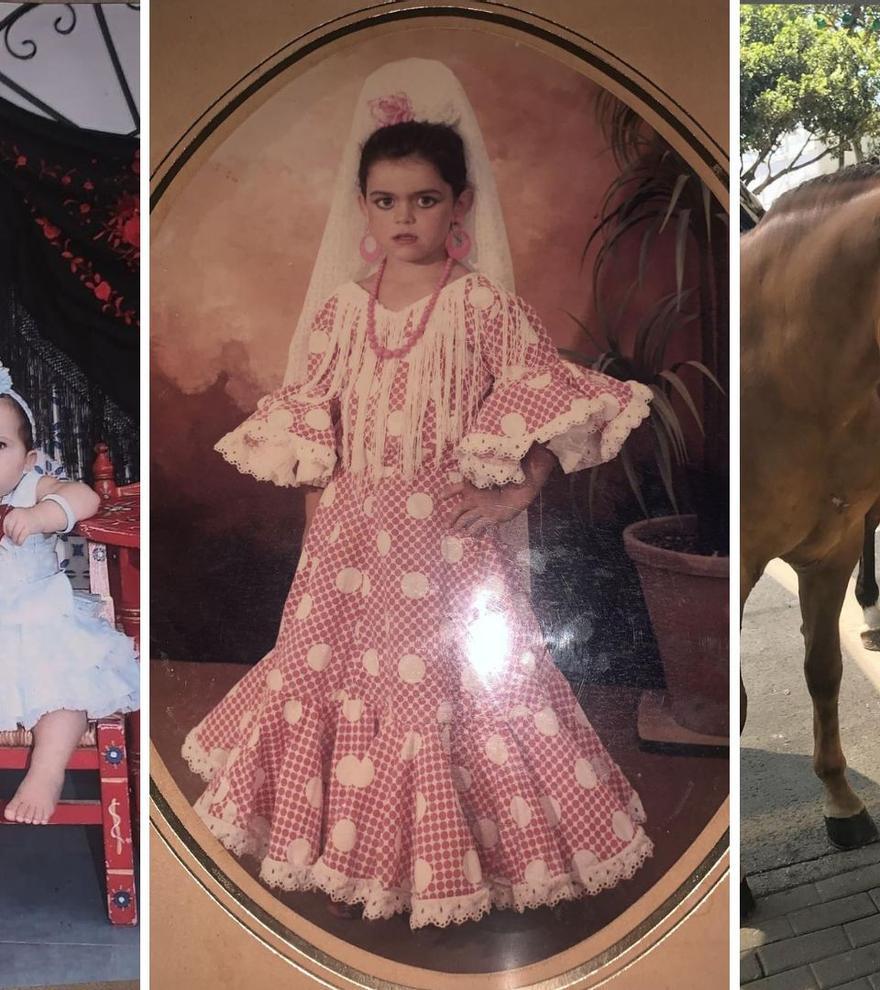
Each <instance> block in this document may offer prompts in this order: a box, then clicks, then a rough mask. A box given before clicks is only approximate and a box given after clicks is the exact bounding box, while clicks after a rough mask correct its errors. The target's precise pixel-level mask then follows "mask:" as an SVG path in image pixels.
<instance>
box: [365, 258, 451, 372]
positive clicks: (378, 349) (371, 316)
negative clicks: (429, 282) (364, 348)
mask: <svg viewBox="0 0 880 990" xmlns="http://www.w3.org/2000/svg"><path fill="white" fill-rule="evenodd" d="M387 261H388V259H387V258H383V259H382V263H381V264H380V265H379V271H378V272H377V273H376V284H375V286H374V287H373V290H372V291H371V292H370V298H369V299H368V300H367V339H368V340H369V342H370V347H372V348H373V353H374V354H375V355H376V357H378V358H402V357H405V356H406V355H407V354H409V352H410V351H411V350H412V349H413V348H414V347H415V346H416V344H417V343H418V342H419V340H421V338H422V336H423V335H424V333H425V330H426V329H427V326H428V320H430V319H431V313H433V312H434V307H435V306H436V305H437V300H438V299H439V297H440V293H441V292H442V291H443V289H444V287H445V285H446V283H447V282H448V281H449V276H450V275H451V274H452V268H453V265H454V264H455V259H454V258H447V259H446V265H445V266H444V268H443V274H442V275H441V276H440V281H439V282H438V283H437V287H436V288H435V289H434V291H433V292H432V293H431V298H430V299H429V300H428V305H427V306H426V307H425V309H424V312H423V313H422V318H421V319H420V320H419V325H418V326H417V327H416V329H415V333H413V334H412V335H411V336H410V337H409V339H408V340H407V341H406V342H405V343H403V344H402V345H401V346H400V347H384V346H383V345H382V344H380V343H379V341H378V339H377V338H376V302H377V301H378V299H379V286H380V285H381V284H382V276H383V275H384V274H385V265H386V264H387Z"/></svg>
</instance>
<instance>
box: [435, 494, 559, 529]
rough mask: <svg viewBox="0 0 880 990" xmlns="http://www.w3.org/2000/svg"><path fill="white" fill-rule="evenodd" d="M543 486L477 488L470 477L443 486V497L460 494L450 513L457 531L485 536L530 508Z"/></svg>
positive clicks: (451, 525)
mask: <svg viewBox="0 0 880 990" xmlns="http://www.w3.org/2000/svg"><path fill="white" fill-rule="evenodd" d="M539 490H540V487H535V486H534V485H532V484H529V482H526V483H525V484H522V485H515V484H509V485H504V486H502V487H500V488H476V487H475V486H474V485H472V484H471V483H470V482H469V481H459V482H457V483H456V484H452V485H447V486H446V487H445V488H443V489H442V490H441V492H440V498H442V499H450V498H455V497H456V496H459V497H460V501H459V502H458V504H457V505H456V506H455V507H454V508H453V509H452V511H451V512H450V513H449V516H448V517H447V522H448V523H449V527H450V529H451V530H452V532H453V533H464V534H466V535H467V536H482V535H483V534H484V533H486V532H487V531H488V530H490V529H492V528H493V527H494V526H498V525H500V524H501V523H506V522H510V520H511V519H513V518H515V517H516V516H518V515H519V514H520V512H522V511H523V509H526V508H528V506H529V505H530V504H531V502H532V500H533V499H534V497H535V496H536V495H537V494H538V491H539Z"/></svg>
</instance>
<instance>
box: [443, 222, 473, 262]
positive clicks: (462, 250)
mask: <svg viewBox="0 0 880 990" xmlns="http://www.w3.org/2000/svg"><path fill="white" fill-rule="evenodd" d="M446 253H447V254H448V255H449V257H450V258H452V259H453V260H454V261H463V260H464V259H465V258H466V257H467V256H468V255H469V254H470V253H471V239H470V237H469V236H468V232H467V231H466V230H465V229H464V228H463V227H462V226H461V224H459V222H458V221H457V220H456V221H455V223H453V225H452V226H451V227H450V228H449V233H448V234H447V236H446Z"/></svg>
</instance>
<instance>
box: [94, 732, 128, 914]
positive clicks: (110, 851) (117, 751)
mask: <svg viewBox="0 0 880 990" xmlns="http://www.w3.org/2000/svg"><path fill="white" fill-rule="evenodd" d="M97 749H98V772H99V774H100V780H101V819H102V827H103V831H104V863H105V875H106V878H107V914H108V916H109V918H110V922H111V924H114V925H136V924H137V898H136V896H135V876H134V844H133V842H132V834H131V806H130V803H129V799H128V756H127V752H126V744H125V723H124V721H123V719H121V718H117V717H112V718H107V719H100V720H99V721H98V724H97Z"/></svg>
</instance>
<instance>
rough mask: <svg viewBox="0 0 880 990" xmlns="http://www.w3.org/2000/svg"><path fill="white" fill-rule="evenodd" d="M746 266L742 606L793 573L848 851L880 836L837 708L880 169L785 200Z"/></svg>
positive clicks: (873, 448)
mask: <svg viewBox="0 0 880 990" xmlns="http://www.w3.org/2000/svg"><path fill="white" fill-rule="evenodd" d="M741 263H742V269H741V274H742V278H741V286H742V288H741V299H742V304H741V314H742V343H741V394H742V407H741V441H742V449H741V455H742V486H741V503H740V504H741V533H742V542H741V549H742V554H741V572H740V586H741V592H742V602H743V603H745V600H746V598H747V597H748V595H749V592H750V591H751V590H752V588H753V587H754V585H755V583H756V582H757V580H758V578H759V577H760V576H761V574H762V572H763V571H764V568H765V567H766V565H767V563H768V562H769V561H770V560H771V559H773V558H774V557H781V558H782V559H783V560H785V561H787V562H788V563H789V564H790V565H791V566H792V567H793V568H794V570H795V571H796V573H797V576H798V588H799V597H800V606H801V615H802V619H803V626H802V631H803V636H804V642H805V646H806V654H805V662H804V670H805V674H806V680H807V687H808V688H809V691H810V695H811V697H812V701H813V713H814V715H813V735H814V751H813V767H814V769H815V772H816V774H817V776H818V777H819V779H820V780H821V781H822V784H823V785H824V790H825V823H826V827H827V830H828V836H829V838H830V840H831V842H832V843H833V844H834V845H836V846H838V847H840V848H847V849H849V848H854V847H856V846H860V845H864V844H866V843H868V842H872V841H875V840H876V839H877V837H878V836H877V829H876V827H875V825H874V823H873V821H872V820H871V818H870V816H869V815H868V812H867V811H866V810H865V807H864V805H863V804H862V802H861V800H860V799H859V797H858V796H857V795H856V794H855V792H854V791H853V790H852V788H851V787H850V785H849V783H848V782H847V779H846V760H845V758H844V755H843V749H842V746H841V741H840V731H839V726H838V715H837V698H838V690H839V686H840V679H841V673H842V663H841V653H840V638H839V633H838V623H839V618H840V611H841V606H842V604H843V600H844V595H845V593H846V588H847V583H848V581H849V579H850V577H851V575H852V573H853V569H854V568H855V566H856V564H857V563H858V560H859V556H860V553H861V551H862V547H863V543H864V542H865V539H864V538H865V528H866V519H871V520H873V519H876V518H877V515H876V514H877V512H878V511H880V392H878V389H880V166H876V165H863V166H856V167H853V168H850V169H844V170H842V171H840V172H837V173H835V174H833V175H831V176H823V177H822V178H820V179H814V180H812V181H810V182H806V183H804V184H803V185H801V186H799V187H798V188H797V189H794V190H792V191H791V192H789V193H787V194H785V195H784V196H782V197H780V199H779V200H778V201H777V202H776V203H775V204H774V205H773V207H772V208H771V209H770V210H769V211H768V212H767V214H766V215H765V216H764V218H763V219H762V220H761V222H760V223H759V224H758V225H757V227H755V229H754V230H753V231H751V232H750V233H748V234H746V235H745V237H744V238H743V240H742V251H741ZM868 525H870V523H869V524H868ZM745 713H746V697H745V689H744V688H743V689H742V719H743V723H744V722H745Z"/></svg>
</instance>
